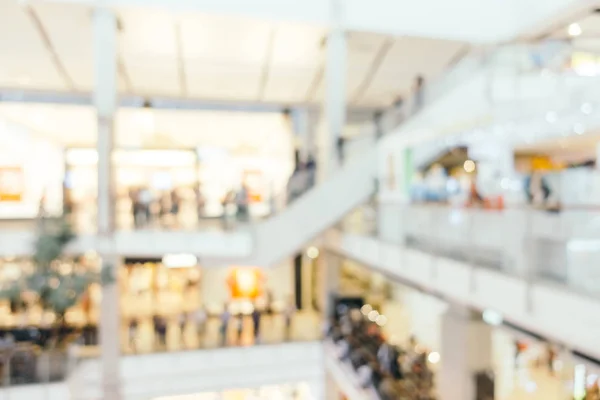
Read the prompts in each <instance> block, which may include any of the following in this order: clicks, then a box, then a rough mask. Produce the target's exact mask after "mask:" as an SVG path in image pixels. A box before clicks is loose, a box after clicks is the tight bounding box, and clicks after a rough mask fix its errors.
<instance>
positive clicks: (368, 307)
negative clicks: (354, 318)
mask: <svg viewBox="0 0 600 400" xmlns="http://www.w3.org/2000/svg"><path fill="white" fill-rule="evenodd" d="M371 311H373V307H372V306H371V305H370V304H365V305H364V306H362V307H361V309H360V312H362V313H363V315H368V314H369V313H370V312H371Z"/></svg>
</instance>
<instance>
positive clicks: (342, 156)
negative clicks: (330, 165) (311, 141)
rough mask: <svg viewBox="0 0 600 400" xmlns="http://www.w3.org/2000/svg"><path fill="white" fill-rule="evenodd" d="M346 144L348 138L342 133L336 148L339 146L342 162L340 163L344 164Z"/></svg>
mask: <svg viewBox="0 0 600 400" xmlns="http://www.w3.org/2000/svg"><path fill="white" fill-rule="evenodd" d="M345 144H346V138H344V137H343V136H342V135H338V137H337V142H336V148H337V156H338V162H339V163H340V165H343V164H344V147H345Z"/></svg>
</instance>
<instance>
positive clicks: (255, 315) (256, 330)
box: [252, 307, 261, 341]
mask: <svg viewBox="0 0 600 400" xmlns="http://www.w3.org/2000/svg"><path fill="white" fill-rule="evenodd" d="M260 317H261V315H260V311H258V309H257V308H256V307H254V310H253V311H252V322H253V324H254V339H255V340H256V341H258V339H259V337H260Z"/></svg>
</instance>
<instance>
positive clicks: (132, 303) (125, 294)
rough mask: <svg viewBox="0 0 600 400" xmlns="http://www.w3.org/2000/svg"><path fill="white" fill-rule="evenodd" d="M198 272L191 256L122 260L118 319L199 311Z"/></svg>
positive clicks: (175, 255) (177, 255) (199, 270)
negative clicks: (123, 261)
mask: <svg viewBox="0 0 600 400" xmlns="http://www.w3.org/2000/svg"><path fill="white" fill-rule="evenodd" d="M201 278H202V273H201V269H200V267H199V266H198V264H197V260H196V258H195V257H194V256H193V255H184V254H174V255H166V256H165V257H163V258H162V259H136V258H130V259H125V263H124V268H121V269H120V270H119V288H120V291H121V310H122V316H123V317H124V318H127V317H135V318H144V317H152V316H154V315H161V316H165V317H172V316H177V315H180V314H182V313H191V312H194V311H197V310H198V309H199V308H200V307H201V299H200V281H201Z"/></svg>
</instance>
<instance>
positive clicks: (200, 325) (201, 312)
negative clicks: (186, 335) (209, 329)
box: [196, 307, 208, 340]
mask: <svg viewBox="0 0 600 400" xmlns="http://www.w3.org/2000/svg"><path fill="white" fill-rule="evenodd" d="M207 318H208V315H207V314H206V310H205V309H204V307H201V308H200V309H198V311H196V334H197V335H198V337H199V338H200V340H202V339H203V337H204V332H205V328H206V320H207Z"/></svg>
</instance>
